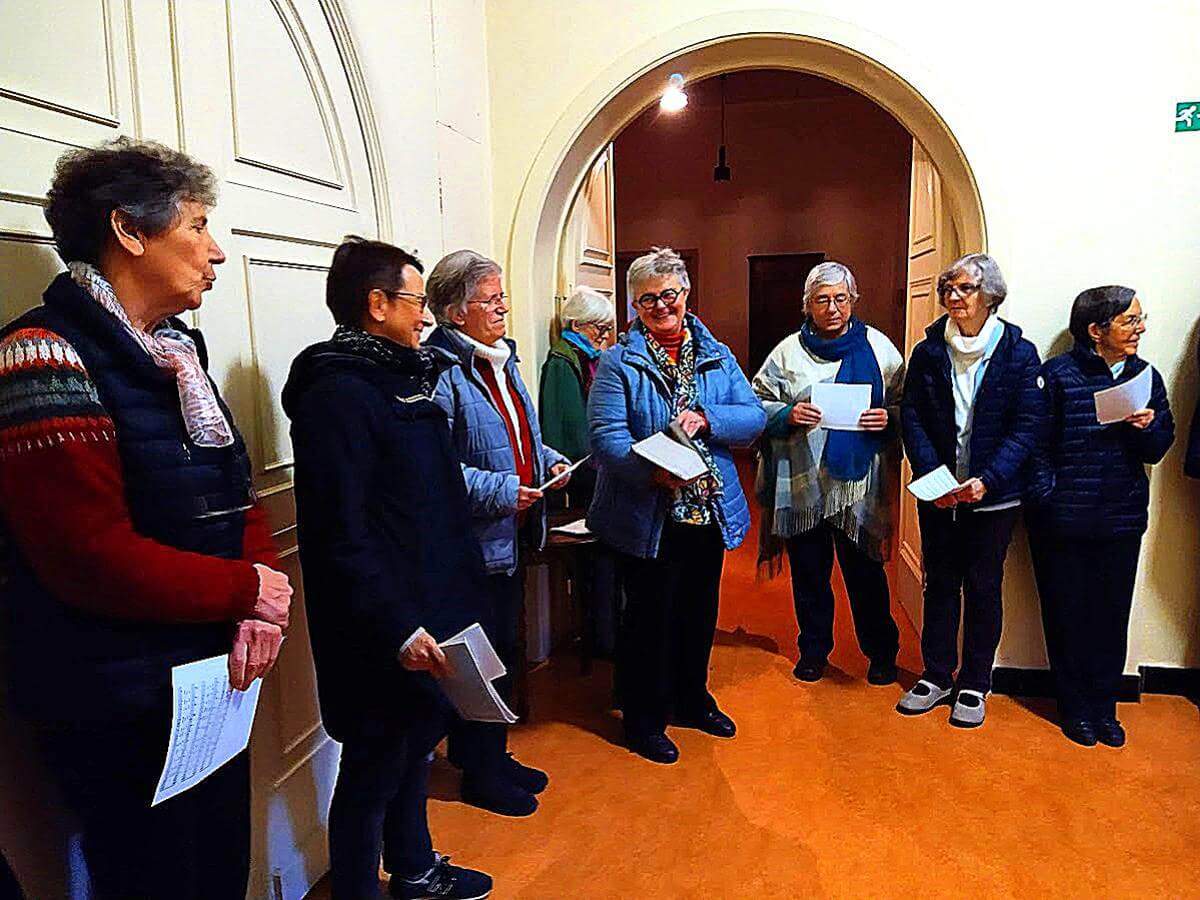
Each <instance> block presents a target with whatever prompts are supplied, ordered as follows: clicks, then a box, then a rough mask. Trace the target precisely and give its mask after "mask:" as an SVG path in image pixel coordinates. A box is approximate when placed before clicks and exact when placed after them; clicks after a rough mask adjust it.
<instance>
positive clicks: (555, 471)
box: [550, 463, 571, 491]
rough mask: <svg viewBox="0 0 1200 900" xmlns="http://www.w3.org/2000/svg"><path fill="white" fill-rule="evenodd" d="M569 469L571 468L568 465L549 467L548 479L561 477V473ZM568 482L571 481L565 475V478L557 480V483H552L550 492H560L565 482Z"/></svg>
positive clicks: (559, 464) (568, 476)
mask: <svg viewBox="0 0 1200 900" xmlns="http://www.w3.org/2000/svg"><path fill="white" fill-rule="evenodd" d="M569 468H571V464H570V463H558V464H557V465H554V466H551V467H550V477H551V478H554V477H556V476H558V475H561V474H562V473H563V472H565V471H567V469H569ZM570 480H571V476H570V475H567V476H566V477H565V478H559V480H558V481H556V482H554V484H552V485H550V490H552V491H561V490H562V489H563V488H565V487H566V486H567V482H568V481H570Z"/></svg>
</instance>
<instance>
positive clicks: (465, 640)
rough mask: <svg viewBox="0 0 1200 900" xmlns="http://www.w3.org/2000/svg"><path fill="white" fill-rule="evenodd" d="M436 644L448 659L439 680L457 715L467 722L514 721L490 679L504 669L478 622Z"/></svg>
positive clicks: (495, 677)
mask: <svg viewBox="0 0 1200 900" xmlns="http://www.w3.org/2000/svg"><path fill="white" fill-rule="evenodd" d="M438 646H439V647H441V648H442V652H443V653H445V654H446V659H447V661H448V662H449V663H450V674H449V675H447V676H446V677H444V678H442V679H440V680H439V681H438V683H439V684H440V685H441V686H442V690H443V691H444V692H445V694H446V696H447V697H448V698H449V700H450V702H451V703H453V704H454V708H455V709H456V710H458V714H459V715H460V716H462V717H463V718H464V719H466V720H467V721H469V722H504V723H507V724H509V725H512V724H513V723H515V722H516V721H517V716H516V714H515V713H514V712H513V711H512V710H511V709H509V708H508V705H507V704H506V703H505V702H504V700H503V699H502V698H501V697H500V695H499V693H497V692H496V686H495V685H494V684H493V683H492V682H494V681H495V680H496V679H497V678H499V677H501V676H502V675H504V674H505V672H506V669H505V668H504V663H502V662H501V661H500V657H499V656H498V655H497V654H496V649H495V648H494V647H493V646H492V642H491V641H489V640H488V638H487V635H486V634H485V633H484V631H483V628H482V627H480V625H479V623H478V622H476V623H475V624H474V625H471V626H470V627H468V628H464V629H463V630H462V631H460V632H459V633H458V634H456V635H454V637H452V638H448V639H447V640H445V641H443V642H442V643H441V644H439V645H438Z"/></svg>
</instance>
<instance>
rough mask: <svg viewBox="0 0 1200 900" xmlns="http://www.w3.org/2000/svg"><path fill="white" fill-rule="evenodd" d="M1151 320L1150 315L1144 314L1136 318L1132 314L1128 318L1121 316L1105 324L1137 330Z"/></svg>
mask: <svg viewBox="0 0 1200 900" xmlns="http://www.w3.org/2000/svg"><path fill="white" fill-rule="evenodd" d="M1149 318H1150V314H1149V313H1142V314H1141V315H1140V316H1135V315H1133V314H1132V313H1130V314H1129V315H1127V316H1120V317H1119V318H1116V319H1112V320H1111V321H1109V322H1107V323H1105V324H1106V325H1120V326H1121V327H1122V328H1137V327H1138V326H1139V325H1145V324H1146V320H1147V319H1149Z"/></svg>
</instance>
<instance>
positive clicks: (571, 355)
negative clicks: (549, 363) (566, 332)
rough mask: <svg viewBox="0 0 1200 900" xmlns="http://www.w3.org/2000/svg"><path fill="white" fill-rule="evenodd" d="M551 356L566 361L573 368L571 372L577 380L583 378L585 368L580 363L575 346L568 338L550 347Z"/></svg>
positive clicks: (560, 339) (559, 340)
mask: <svg viewBox="0 0 1200 900" xmlns="http://www.w3.org/2000/svg"><path fill="white" fill-rule="evenodd" d="M550 355H551V356H557V357H559V358H561V359H565V360H566V361H567V363H568V364H569V365H570V366H571V371H573V372H574V373H575V376H576V377H577V378H582V377H583V366H582V365H581V364H580V362H579V354H578V353H576V352H575V347H574V345H573V344H572V343H571V342H570V341H568V340H567V339H566V338H561V337H560V338H559V339H558V340H557V341H555V342H554V343H553V344H552V345H551V346H550Z"/></svg>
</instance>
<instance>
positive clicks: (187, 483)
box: [0, 274, 254, 721]
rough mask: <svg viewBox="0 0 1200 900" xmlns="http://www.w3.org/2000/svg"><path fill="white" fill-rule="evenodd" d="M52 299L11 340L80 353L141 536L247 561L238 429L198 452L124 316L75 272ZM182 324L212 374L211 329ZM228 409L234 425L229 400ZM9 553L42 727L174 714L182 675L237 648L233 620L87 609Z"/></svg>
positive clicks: (14, 622)
mask: <svg viewBox="0 0 1200 900" xmlns="http://www.w3.org/2000/svg"><path fill="white" fill-rule="evenodd" d="M43 300H44V305H43V306H40V307H37V308H36V309H33V310H31V311H30V312H28V313H26V314H25V315H23V316H21V317H20V318H19V319H17V320H16V321H15V322H13V323H11V324H10V325H9V326H8V327H6V328H5V329H4V331H3V332H2V333H0V337H2V336H4V335H7V334H8V333H10V332H12V331H15V330H18V329H22V328H45V329H48V330H50V331H53V332H55V333H56V334H59V335H61V336H62V337H63V338H65V339H66V340H67V341H69V342H70V343H71V345H72V346H73V347H74V348H75V350H76V352H77V353H78V354H79V356H80V358H81V359H82V361H83V364H84V366H85V367H86V369H87V371H88V374H89V375H90V377H91V379H92V381H93V382H94V383H95V385H96V389H97V392H98V394H99V397H100V401H101V403H103V405H104V407H105V409H106V411H107V412H108V414H109V415H110V416H111V418H112V420H113V423H114V425H115V431H116V436H117V447H118V452H119V454H120V457H121V466H122V475H123V480H124V485H125V495H126V501H127V503H128V505H129V512H130V516H131V519H132V521H133V526H134V529H135V530H136V531H137V532H138V533H139V534H142V535H144V536H146V537H148V538H152V539H154V540H155V541H158V542H159V543H162V544H166V545H168V546H171V547H174V548H177V549H179V550H187V551H191V552H195V553H202V554H206V555H210V556H218V557H223V558H226V559H237V558H239V557H240V556H241V554H242V540H243V533H244V530H245V511H246V510H247V509H249V508H250V506H251V505H252V504H253V502H254V494H253V488H252V484H251V469H250V461H249V458H248V456H247V453H246V446H245V443H244V441H243V440H242V437H241V435H240V434H239V433H238V432H237V429H236V428H234V429H233V433H234V442H233V444H232V445H231V446H229V447H221V448H211V447H198V446H196V445H195V444H193V443H192V442H191V440H190V439H189V437H188V433H187V428H186V425H185V424H184V421H183V415H182V413H181V411H180V407H179V393H178V389H177V387H176V384H175V379H174V376H173V375H172V374H171V373H169V372H167V371H164V370H162V369H159V368H158V367H157V366H156V365H155V364H154V362H153V360H151V359H150V357H149V356H148V355H147V354H146V352H145V351H144V350H143V349H142V348H141V347H140V346H138V344H137V343H136V342H135V341H134V339H133V338H132V337H130V336H129V335H128V334H127V333H126V332H125V330H124V328H123V326H122V325H121V324H120V323H119V322H118V321H117V320H116V319H115V318H114V317H113V316H112V315H110V314H109V313H108V312H107V311H105V310H104V309H103V308H102V307H101V306H100V305H99V304H98V303H96V302H95V301H94V300H93V299H92V298H91V297H90V296H89V295H88V294H87V292H85V291H84V290H83V289H81V288H80V287H78V286H77V285H76V284H75V283H74V282H73V281H72V280H71V278H70V276H69V275H67V274H63V275H60V276H59V277H58V278H56V279H55V280H54V281H53V282H52V283H51V284H50V287H49V288H48V289H47V290H46V293H45V294H44V296H43ZM171 325H172V326H173V327H175V328H178V329H179V330H180V331H183V332H185V333H187V334H188V335H189V336H190V337H191V338H192V339H193V340H195V341H196V345H197V347H198V348H199V350H200V357H201V361H202V363H203V364H204V366H205V368H207V365H208V360H207V355H206V353H205V350H204V343H203V339H202V338H201V336H200V333H199V332H198V331H194V330H192V329H189V328H187V327H186V326H184V325H183V323H181V322H178V321H175V320H172V321H171ZM221 408H222V411H223V412H224V413H225V416H226V418H227V419H228V420H229V422H230V424H231V426H232V423H233V418H232V416H231V415H230V413H229V410H228V408H227V407H225V404H224V403H223V402H222V403H221ZM9 556H10V559H9V560H8V564H7V565H6V566H5V568H6V574H7V576H8V580H7V584H6V586H5V589H4V595H5V600H6V602H5V606H6V607H8V610H7V611H8V614H9V616H10V617H11V619H10V622H9V629H8V631H9V644H10V647H9V659H10V662H11V663H12V666H11V671H12V676H11V687H12V693H13V699H14V700H15V701H16V702H17V704H18V705H19V706H21V707H22V708H23V709H25V710H26V711H27V712H28V713H29V714H30V715H31V716H32V717H34V718H35V719H40V720H48V721H53V720H55V719H56V718H58V715H59V714H60V713H62V714H65V715H66V716H67V717H69V718H70V719H71V720H74V721H78V720H79V718H80V716H81V715H83V716H86V717H88V718H93V717H94V718H97V719H100V718H104V719H113V718H119V719H130V718H135V717H138V716H141V715H146V714H150V713H155V714H159V713H162V712H164V711H166V712H169V710H170V677H171V672H170V670H171V667H172V666H173V665H178V664H180V663H184V662H191V661H194V660H198V659H203V658H205V657H209V656H215V655H217V654H221V653H227V652H229V647H230V644H231V642H232V634H233V631H232V625H231V624H230V623H217V624H201V625H197V624H180V625H174V624H172V625H167V624H156V623H137V622H126V621H122V620H116V619H110V618H107V617H101V616H95V615H92V614H89V613H85V612H81V611H80V610H78V609H75V608H73V607H69V606H67V605H65V604H63V603H61V602H59V601H58V600H56V599H55V598H53V597H52V596H51V595H50V594H49V592H48V591H46V590H45V589H44V588H43V587H41V585H40V584H39V583H38V581H37V579H36V578H35V576H34V575H33V573H32V571H31V570H30V568H29V566H28V564H27V563H26V562H25V561H24V560H23V559H22V558H21V557H20V554H19V553H17V552H16V551H15V550H10V553H9ZM164 590H170V586H169V585H166V586H164ZM48 647H54V648H56V652H55V654H54V659H53V664H52V665H47V664H46V663H47V657H46V655H45V650H46V648H48ZM27 654H28V655H29V658H28V659H26V658H25V657H26V655H27ZM23 673H27V674H24V676H23ZM60 698H61V701H67V700H68V699H69V701H70V702H69V703H64V702H61V701H60ZM64 707H65V708H64Z"/></svg>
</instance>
